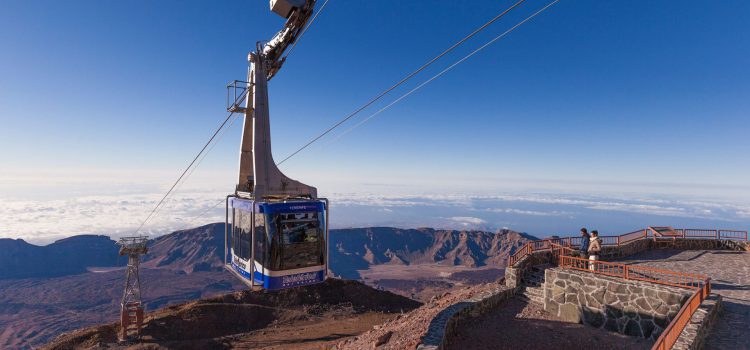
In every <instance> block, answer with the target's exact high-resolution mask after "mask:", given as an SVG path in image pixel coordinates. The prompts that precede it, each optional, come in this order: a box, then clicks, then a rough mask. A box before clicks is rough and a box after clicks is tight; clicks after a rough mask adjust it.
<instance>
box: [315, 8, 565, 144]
mask: <svg viewBox="0 0 750 350" xmlns="http://www.w3.org/2000/svg"><path fill="white" fill-rule="evenodd" d="M559 1H560V0H554V1H552V2H550V3H548V4H547V6H544V7H542V8H541V9H540V10H538V11H536V12H534V13H533V14H532V15H531V16H529V17H526V18H525V19H524V20H523V21H521V22H518V23H517V24H516V25H514V26H513V27H511V28H510V29H508V30H506V31H505V32H503V33H502V34H500V35H498V36H496V37H495V38H493V39H492V40H490V41H488V42H487V43H485V44H484V45H482V46H480V47H479V48H477V49H476V50H474V51H472V52H471V53H469V54H468V55H466V56H464V57H463V58H461V59H460V60H458V61H456V62H454V63H453V64H451V65H450V66H448V67H447V68H445V69H443V70H442V71H440V72H439V73H437V74H435V75H434V76H432V77H431V78H430V79H427V80H426V81H424V82H423V83H421V84H419V85H417V86H416V87H415V88H413V89H411V90H409V91H408V92H407V93H405V94H403V95H401V96H400V97H399V98H397V99H395V100H394V101H393V102H391V103H389V104H388V105H386V106H385V107H383V108H381V109H379V110H378V111H376V112H375V113H373V114H371V115H370V116H368V117H367V118H365V119H363V120H362V121H360V122H359V123H357V124H355V125H354V126H352V127H351V128H349V129H347V130H345V131H344V132H342V133H341V134H339V135H338V136H337V137H336V138H335V139H334V140H332V141H331V142H330V143H329V144H331V143H334V142H336V141H337V140H339V139H341V138H342V137H343V136H345V135H346V134H348V133H349V132H351V131H352V130H354V129H356V128H357V127H359V126H361V125H362V124H364V123H366V122H368V121H369V120H370V119H372V118H374V117H376V116H377V115H379V114H380V113H382V112H383V111H385V110H386V109H388V108H390V107H391V106H393V105H395V104H397V103H399V102H400V101H401V100H403V99H404V98H406V97H407V96H409V95H411V94H412V93H414V92H416V91H417V90H419V89H421V88H422V87H424V86H425V85H427V84H429V83H431V82H432V81H433V80H435V79H437V78H439V77H440V76H442V75H443V74H445V73H446V72H448V71H449V70H451V69H453V68H454V67H455V66H457V65H459V64H461V63H462V62H464V61H466V60H467V59H469V58H470V57H471V56H474V55H475V54H476V53H478V52H479V51H482V50H483V49H484V48H486V47H487V46H490V45H492V44H494V43H495V42H496V41H498V40H500V39H502V38H503V37H505V36H506V35H508V34H510V32H512V31H513V30H515V29H516V28H518V27H520V26H521V25H523V24H524V23H526V22H528V21H530V20H531V19H532V18H534V17H536V16H537V15H539V14H540V13H542V12H544V11H545V10H547V9H548V8H549V7H551V6H552V5H554V4H556V3H558V2H559Z"/></svg>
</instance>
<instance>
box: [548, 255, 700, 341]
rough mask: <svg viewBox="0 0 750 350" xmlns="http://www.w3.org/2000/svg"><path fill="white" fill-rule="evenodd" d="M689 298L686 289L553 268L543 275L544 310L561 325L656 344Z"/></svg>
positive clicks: (688, 292) (688, 291)
mask: <svg viewBox="0 0 750 350" xmlns="http://www.w3.org/2000/svg"><path fill="white" fill-rule="evenodd" d="M690 294H691V291H690V290H687V289H681V288H672V287H667V286H661V285H658V284H653V283H646V282H638V281H630V280H623V279H620V278H611V277H606V276H601V275H594V274H592V273H588V272H584V271H575V270H569V269H561V268H553V269H547V271H546V272H545V283H544V309H545V310H546V311H547V312H549V313H551V314H553V315H556V316H558V317H559V318H561V319H562V320H564V321H568V322H576V323H578V322H581V323H583V324H585V325H588V326H591V327H594V328H604V329H606V330H609V331H612V332H618V333H622V334H626V335H631V336H638V337H643V338H648V339H651V340H656V339H657V338H658V337H659V335H660V334H661V333H662V332H663V331H664V328H666V327H667V325H669V323H670V322H671V321H672V318H674V316H675V315H677V312H679V310H680V308H681V307H682V304H683V303H684V302H685V301H686V300H687V299H688V297H689V296H690Z"/></svg>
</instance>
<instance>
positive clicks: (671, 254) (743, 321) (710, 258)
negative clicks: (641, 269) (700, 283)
mask: <svg viewBox="0 0 750 350" xmlns="http://www.w3.org/2000/svg"><path fill="white" fill-rule="evenodd" d="M620 262H623V263H627V264H638V265H647V266H653V267H659V268H664V269H669V270H673V271H680V272H692V273H701V274H704V275H707V276H709V277H711V288H712V293H717V294H721V296H722V298H723V299H724V313H723V314H721V315H720V317H719V320H718V322H717V323H716V325H715V326H714V327H713V329H712V330H711V333H710V334H709V337H708V339H707V340H706V344H705V347H704V349H749V350H750V252H738V251H728V250H689V251H680V250H651V251H647V252H643V253H639V254H636V255H633V256H630V257H628V258H625V259H622V260H620Z"/></svg>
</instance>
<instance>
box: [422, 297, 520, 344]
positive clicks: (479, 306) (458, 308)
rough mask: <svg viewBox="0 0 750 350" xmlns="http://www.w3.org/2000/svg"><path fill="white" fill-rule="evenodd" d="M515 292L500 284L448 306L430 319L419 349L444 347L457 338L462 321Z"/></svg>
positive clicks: (494, 305) (484, 310)
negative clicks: (495, 287)
mask: <svg viewBox="0 0 750 350" xmlns="http://www.w3.org/2000/svg"><path fill="white" fill-rule="evenodd" d="M514 293H515V289H514V288H509V287H507V286H503V285H499V286H498V288H497V289H493V290H490V291H487V292H486V293H483V294H480V295H477V296H475V297H473V298H471V299H467V300H464V301H461V302H458V303H455V304H453V305H451V306H449V307H447V308H446V309H445V310H443V311H441V312H440V313H438V315H437V316H435V318H434V319H433V320H432V321H430V325H429V327H428V330H427V334H425V336H424V337H423V338H422V343H421V344H419V345H418V346H417V350H439V349H444V348H445V347H446V346H448V345H449V344H450V343H451V341H453V339H455V337H456V335H457V334H458V332H457V330H458V329H459V328H460V327H461V323H463V322H465V321H466V320H467V319H469V318H476V317H479V316H482V315H484V314H485V313H487V312H489V311H491V310H493V309H495V308H496V307H498V306H499V305H500V304H501V303H502V302H504V301H506V300H508V299H510V298H511V297H513V294H514Z"/></svg>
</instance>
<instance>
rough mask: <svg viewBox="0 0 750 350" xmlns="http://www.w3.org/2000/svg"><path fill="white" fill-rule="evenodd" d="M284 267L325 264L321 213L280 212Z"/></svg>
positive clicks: (292, 267) (293, 267)
mask: <svg viewBox="0 0 750 350" xmlns="http://www.w3.org/2000/svg"><path fill="white" fill-rule="evenodd" d="M277 230H278V232H279V236H280V238H281V242H280V243H281V244H282V247H281V255H282V256H281V263H282V265H283V266H282V268H283V269H296V268H303V267H309V266H315V265H322V264H323V252H322V245H321V241H322V225H321V222H320V217H319V213H317V212H308V213H283V214H278V228H277Z"/></svg>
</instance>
